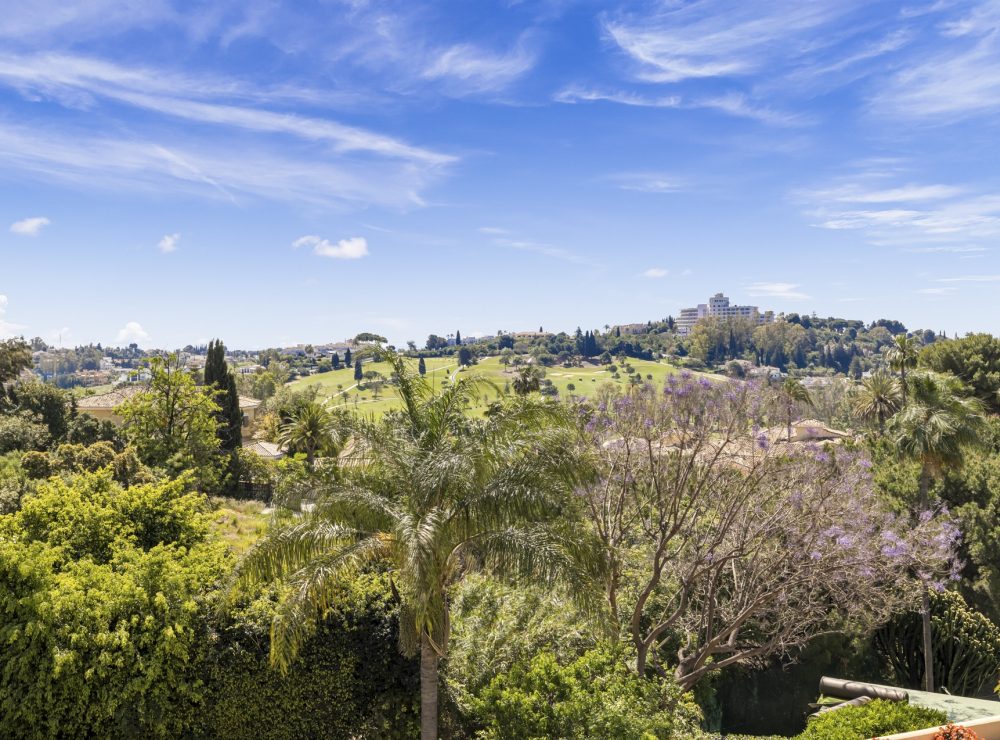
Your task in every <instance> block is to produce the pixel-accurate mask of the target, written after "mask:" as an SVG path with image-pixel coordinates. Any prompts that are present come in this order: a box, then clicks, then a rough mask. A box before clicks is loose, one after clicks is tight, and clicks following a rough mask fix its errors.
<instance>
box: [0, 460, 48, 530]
mask: <svg viewBox="0 0 1000 740" xmlns="http://www.w3.org/2000/svg"><path fill="white" fill-rule="evenodd" d="M43 457H44V455H43ZM31 485H33V484H32V483H31V481H29V480H28V474H27V472H26V471H25V469H24V466H23V464H22V462H21V455H20V454H18V453H17V452H8V453H7V454H6V455H0V515H2V514H11V513H13V512H15V511H17V509H18V507H19V506H20V505H21V498H22V496H23V495H24V493H25V492H26V491H28V490H30V488H31Z"/></svg>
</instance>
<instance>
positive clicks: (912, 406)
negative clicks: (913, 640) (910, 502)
mask: <svg viewBox="0 0 1000 740" xmlns="http://www.w3.org/2000/svg"><path fill="white" fill-rule="evenodd" d="M910 391H911V394H910V395H911V398H910V403H909V404H908V405H907V406H905V407H904V408H903V410H902V411H900V412H899V413H898V414H896V416H895V417H894V418H893V430H892V431H893V438H894V441H895V443H896V446H897V448H898V449H899V451H900V452H901V453H902V454H903V455H905V456H906V457H909V458H911V459H913V460H916V461H917V462H919V463H920V482H919V489H918V497H919V498H918V501H917V508H918V513H919V512H922V511H924V510H926V509H927V508H928V506H929V503H930V500H929V493H930V486H931V482H932V481H933V480H934V479H935V478H939V477H941V476H942V475H943V474H944V473H945V472H946V471H948V470H950V469H955V468H958V467H961V466H962V464H963V462H964V461H965V452H966V450H967V449H968V448H969V447H970V446H974V445H978V444H979V435H980V433H981V432H982V430H983V426H984V423H985V416H984V413H985V412H984V406H983V404H982V402H981V401H980V400H979V399H977V398H973V397H971V396H968V395H965V387H964V386H963V385H962V382H961V381H960V380H958V379H957V378H955V377H953V376H950V375H942V374H938V373H931V372H925V373H920V374H916V375H912V376H911V377H910ZM921 618H922V620H923V648H924V690H925V691H934V653H933V644H932V639H931V612H930V593H929V592H928V587H927V586H926V585H925V586H924V590H923V596H922V603H921Z"/></svg>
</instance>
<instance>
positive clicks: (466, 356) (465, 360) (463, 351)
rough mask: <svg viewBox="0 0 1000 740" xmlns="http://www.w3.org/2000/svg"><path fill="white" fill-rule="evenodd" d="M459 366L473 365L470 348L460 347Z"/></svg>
mask: <svg viewBox="0 0 1000 740" xmlns="http://www.w3.org/2000/svg"><path fill="white" fill-rule="evenodd" d="M458 364H459V365H461V366H463V367H468V366H469V365H471V364H472V352H471V351H470V350H469V348H468V347H460V348H459V350H458Z"/></svg>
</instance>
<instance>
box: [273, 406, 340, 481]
mask: <svg viewBox="0 0 1000 740" xmlns="http://www.w3.org/2000/svg"><path fill="white" fill-rule="evenodd" d="M278 441H279V442H280V443H281V445H282V446H283V447H284V448H285V449H286V450H288V451H289V452H291V453H296V452H303V453H305V456H306V462H307V463H308V464H309V467H310V468H312V467H314V466H315V464H316V456H317V455H321V454H331V455H332V454H337V453H338V452H339V451H340V448H341V447H342V446H343V443H344V434H343V424H342V423H341V422H340V420H339V419H338V418H337V416H336V415H335V414H333V413H332V412H330V411H329V410H328V409H327V408H326V406H324V405H323V404H321V403H319V402H318V401H308V402H306V403H302V404H299V405H298V406H296V407H295V410H294V411H293V412H292V415H291V417H290V418H289V419H288V421H286V422H285V423H284V424H282V426H281V429H280V431H279V432H278Z"/></svg>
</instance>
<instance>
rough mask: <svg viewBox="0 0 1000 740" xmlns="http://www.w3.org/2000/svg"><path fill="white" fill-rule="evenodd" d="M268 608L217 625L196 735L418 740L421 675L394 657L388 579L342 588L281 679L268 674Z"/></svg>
mask: <svg viewBox="0 0 1000 740" xmlns="http://www.w3.org/2000/svg"><path fill="white" fill-rule="evenodd" d="M274 607H275V601H274V600H273V599H271V598H268V597H267V595H264V596H260V597H258V598H257V599H255V600H254V601H252V602H250V603H249V604H245V605H243V607H242V608H240V609H238V610H235V611H233V612H230V613H229V614H227V615H226V616H225V617H223V618H222V622H221V623H220V624H219V626H218V634H217V638H216V644H215V646H214V647H213V651H212V656H211V659H210V665H209V669H208V672H207V676H206V680H207V682H208V699H207V701H206V707H205V710H204V712H203V713H202V715H201V724H200V726H199V727H198V728H197V734H199V735H202V736H204V737H212V738H215V737H220V738H227V739H228V740H240V739H241V738H247V739H248V740H284V739H287V740H292V739H293V738H305V737H323V738H345V739H346V738H356V737H373V738H374V737H379V738H383V737H385V738H393V737H413V736H415V735H417V734H418V722H419V672H418V669H417V664H416V661H415V660H411V659H408V658H404V657H403V656H402V655H401V654H400V652H399V650H398V640H399V631H398V630H399V626H398V606H397V604H396V602H395V600H394V599H393V598H392V596H391V593H390V589H389V586H388V582H387V579H386V578H385V577H384V576H377V575H362V576H358V577H355V578H353V579H351V580H346V579H345V581H344V582H343V583H342V585H341V587H340V594H339V596H338V598H337V600H336V606H335V607H334V608H332V609H331V610H330V611H329V612H328V613H327V616H326V619H325V621H324V623H323V624H322V625H321V626H320V627H319V628H318V630H317V632H316V634H315V635H314V636H313V637H312V638H311V639H310V640H309V641H308V642H307V643H306V645H305V646H304V647H303V649H302V651H301V652H300V653H299V656H298V658H297V659H296V661H295V662H294V663H293V664H292V667H291V669H290V670H289V672H288V674H287V675H282V674H280V673H279V672H278V671H276V670H274V669H272V668H270V667H269V665H268V645H269V640H268V630H269V626H270V623H271V618H272V617H273V614H274Z"/></svg>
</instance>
